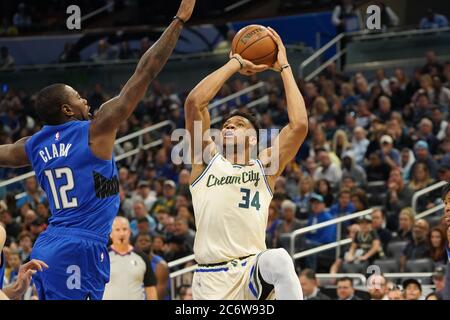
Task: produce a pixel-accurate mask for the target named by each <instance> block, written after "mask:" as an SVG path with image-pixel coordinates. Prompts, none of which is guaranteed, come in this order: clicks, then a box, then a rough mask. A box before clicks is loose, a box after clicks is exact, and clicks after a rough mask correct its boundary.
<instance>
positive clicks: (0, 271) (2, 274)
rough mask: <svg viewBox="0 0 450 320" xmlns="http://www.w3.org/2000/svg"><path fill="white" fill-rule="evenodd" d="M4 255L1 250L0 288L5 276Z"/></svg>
mask: <svg viewBox="0 0 450 320" xmlns="http://www.w3.org/2000/svg"><path fill="white" fill-rule="evenodd" d="M5 266H6V261H5V255H4V254H3V250H2V251H1V252H0V290H1V289H2V288H3V278H4V277H5Z"/></svg>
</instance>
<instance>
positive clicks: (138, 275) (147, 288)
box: [103, 217, 158, 300]
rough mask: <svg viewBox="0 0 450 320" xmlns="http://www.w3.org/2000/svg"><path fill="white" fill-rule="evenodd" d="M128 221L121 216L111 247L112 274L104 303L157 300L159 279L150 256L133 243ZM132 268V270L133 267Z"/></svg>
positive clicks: (113, 232) (115, 222) (116, 225)
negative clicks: (106, 301) (138, 249)
mask: <svg viewBox="0 0 450 320" xmlns="http://www.w3.org/2000/svg"><path fill="white" fill-rule="evenodd" d="M130 237H131V230H130V225H129V224H128V220H127V219H126V218H124V217H117V218H116V219H115V220H114V223H113V226H112V232H111V240H112V245H111V246H110V247H109V258H110V261H111V275H110V279H109V282H108V283H107V284H106V287H105V293H104V296H103V299H104V300H129V299H131V300H157V299H158V297H157V292H156V287H155V286H156V279H155V275H154V273H153V270H152V268H151V265H150V261H149V260H148V257H147V256H146V255H145V254H144V253H143V252H140V251H137V250H136V249H135V248H134V247H133V246H132V245H131V244H130ZM130 266H131V267H130Z"/></svg>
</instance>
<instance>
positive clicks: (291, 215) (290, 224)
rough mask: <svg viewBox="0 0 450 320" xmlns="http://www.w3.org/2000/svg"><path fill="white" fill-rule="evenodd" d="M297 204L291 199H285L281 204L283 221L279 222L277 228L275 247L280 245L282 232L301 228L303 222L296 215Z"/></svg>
mask: <svg viewBox="0 0 450 320" xmlns="http://www.w3.org/2000/svg"><path fill="white" fill-rule="evenodd" d="M295 210H296V205H295V203H294V202H292V201H291V200H284V201H283V202H282V204H281V214H282V218H283V220H282V222H281V223H280V224H278V226H277V228H276V229H275V238H274V239H275V243H274V246H275V247H279V246H280V237H281V235H282V234H285V233H291V232H292V231H294V230H297V229H300V228H301V227H302V223H301V221H300V220H298V219H297V218H296V217H295Z"/></svg>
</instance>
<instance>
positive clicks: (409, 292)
mask: <svg viewBox="0 0 450 320" xmlns="http://www.w3.org/2000/svg"><path fill="white" fill-rule="evenodd" d="M402 286H403V291H404V296H405V300H420V298H421V296H422V285H421V284H420V282H419V281H417V280H416V279H406V280H405V281H403V284H402Z"/></svg>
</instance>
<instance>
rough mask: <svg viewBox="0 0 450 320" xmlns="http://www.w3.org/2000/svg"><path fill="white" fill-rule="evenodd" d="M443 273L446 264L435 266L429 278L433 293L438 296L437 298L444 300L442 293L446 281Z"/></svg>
mask: <svg viewBox="0 0 450 320" xmlns="http://www.w3.org/2000/svg"><path fill="white" fill-rule="evenodd" d="M447 268H448V267H447ZM445 273H446V266H437V267H436V268H435V269H434V271H433V275H432V276H431V280H432V281H433V284H434V288H435V289H434V292H433V293H434V294H435V295H436V296H437V297H438V299H439V300H444V297H443V295H444V289H445V281H446V279H445Z"/></svg>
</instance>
